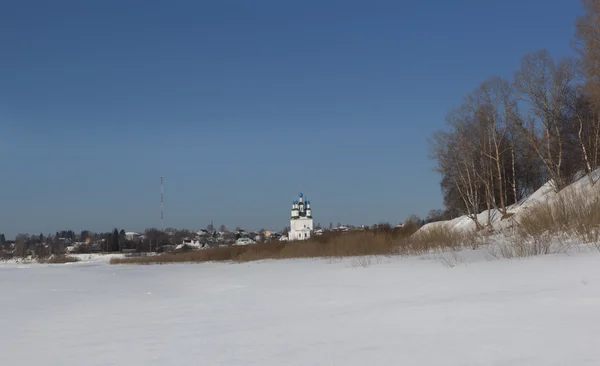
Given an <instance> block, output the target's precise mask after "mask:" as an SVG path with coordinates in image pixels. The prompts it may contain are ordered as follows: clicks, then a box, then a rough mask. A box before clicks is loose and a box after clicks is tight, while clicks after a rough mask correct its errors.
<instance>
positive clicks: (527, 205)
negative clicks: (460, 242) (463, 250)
mask: <svg viewBox="0 0 600 366" xmlns="http://www.w3.org/2000/svg"><path fill="white" fill-rule="evenodd" d="M590 177H591V178H592V179H593V180H594V181H598V180H599V179H600V169H598V170H596V171H594V172H592V173H591V174H590V176H588V175H580V176H579V177H578V179H576V180H574V182H573V183H571V184H570V185H568V186H567V187H566V188H564V189H563V190H561V191H560V192H559V193H558V194H557V193H556V192H555V191H554V189H553V188H552V182H550V181H549V182H547V183H546V184H544V185H543V186H542V187H540V188H539V189H538V190H537V191H535V192H534V193H533V194H531V195H529V196H527V197H525V198H524V199H522V200H521V201H520V202H518V203H517V204H514V205H511V206H508V207H507V209H508V212H509V213H510V214H512V216H511V217H510V218H508V219H504V220H502V219H501V217H502V215H501V213H500V212H499V211H497V210H495V209H492V210H490V212H489V214H490V215H491V218H492V220H491V221H492V228H493V229H494V230H497V231H500V232H502V231H504V230H505V229H507V228H511V227H513V226H514V224H515V223H518V222H520V220H521V218H522V217H523V216H525V215H528V214H529V213H530V212H531V209H533V208H534V207H535V206H536V205H539V204H552V203H553V202H556V200H557V199H559V198H566V197H574V196H577V197H581V196H584V197H599V196H600V187H599V186H600V184H595V185H594V186H591V184H590V179H589V178H590ZM487 219H488V210H485V211H482V212H481V213H479V214H478V215H477V220H478V221H479V222H480V223H481V224H482V225H485V224H486V223H487ZM439 226H445V227H447V228H449V229H452V230H457V231H473V230H475V227H476V226H475V222H473V220H472V219H471V218H469V217H468V216H467V215H463V216H460V217H457V218H455V219H452V220H447V221H437V222H432V223H429V224H426V225H424V226H423V227H421V229H420V230H419V232H423V231H427V230H430V229H432V228H436V227H439Z"/></svg>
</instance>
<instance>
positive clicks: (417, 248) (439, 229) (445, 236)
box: [402, 224, 485, 254]
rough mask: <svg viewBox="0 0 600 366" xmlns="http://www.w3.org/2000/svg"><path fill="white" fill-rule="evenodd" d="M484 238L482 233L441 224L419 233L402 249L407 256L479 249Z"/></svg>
mask: <svg viewBox="0 0 600 366" xmlns="http://www.w3.org/2000/svg"><path fill="white" fill-rule="evenodd" d="M484 238H485V237H484V234H483V233H481V232H480V233H477V232H475V231H464V232H463V231H458V230H452V229H450V228H449V227H447V226H445V225H442V224H440V225H436V226H433V227H430V228H427V230H421V231H419V232H417V233H416V234H415V235H413V236H411V237H410V238H409V239H408V240H407V241H406V245H405V247H403V248H402V249H403V251H404V252H406V253H407V254H424V253H427V252H429V251H431V250H432V249H433V250H438V251H444V250H447V249H454V250H456V249H462V248H470V249H478V248H479V247H480V246H481V245H482V244H483V241H484Z"/></svg>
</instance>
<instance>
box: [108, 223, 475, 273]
mask: <svg viewBox="0 0 600 366" xmlns="http://www.w3.org/2000/svg"><path fill="white" fill-rule="evenodd" d="M416 230H417V228H416V227H408V228H406V227H405V228H402V229H401V230H366V231H356V232H349V233H327V234H325V235H322V236H315V237H313V238H311V239H310V240H306V241H298V242H289V243H286V242H279V241H272V242H266V243H259V244H252V245H246V246H229V247H218V248H209V249H203V250H198V251H189V252H182V253H165V254H161V255H156V256H145V257H144V256H142V257H128V258H127V257H126V258H113V259H111V261H110V263H111V264H164V263H198V262H249V261H258V260H266V259H294V258H343V257H355V258H356V257H360V258H363V259H360V260H358V261H357V263H360V265H361V266H367V265H368V264H369V263H370V259H369V260H367V259H364V258H370V257H373V256H391V255H413V254H420V253H422V252H424V251H428V250H432V249H434V250H437V249H440V248H444V249H447V248H458V247H465V246H467V247H473V246H476V240H475V239H473V238H474V237H475V236H474V235H471V234H461V233H455V232H454V231H452V230H450V229H448V228H446V227H441V228H431V230H425V231H424V232H420V233H418V234H417V235H414V236H413V237H410V235H412V234H413V233H414V232H415V231H416Z"/></svg>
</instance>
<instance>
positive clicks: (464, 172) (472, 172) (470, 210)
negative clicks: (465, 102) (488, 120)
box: [430, 110, 483, 229]
mask: <svg viewBox="0 0 600 366" xmlns="http://www.w3.org/2000/svg"><path fill="white" fill-rule="evenodd" d="M448 122H449V124H450V125H451V126H452V127H453V128H454V130H453V131H452V132H443V131H439V132H437V133H435V134H434V135H433V138H432V140H431V141H430V146H431V157H432V158H433V159H435V160H437V167H436V171H437V172H439V173H440V174H442V175H443V176H446V177H448V178H449V179H450V180H451V182H452V183H453V184H454V187H455V188H456V191H457V192H458V195H459V196H460V199H461V201H462V202H463V204H464V208H465V210H466V213H467V216H468V217H469V218H470V219H471V220H473V222H474V223H475V226H476V228H477V229H481V228H482V227H483V226H482V225H481V223H480V222H479V220H478V219H477V214H478V213H479V206H480V190H481V181H480V179H479V177H478V174H477V169H478V167H477V164H476V159H477V155H478V154H477V152H476V151H475V145H474V144H472V143H471V141H469V134H468V128H467V124H468V122H469V121H468V119H467V115H466V114H465V111H464V110H462V111H461V110H456V111H453V112H452V113H451V114H449V116H448Z"/></svg>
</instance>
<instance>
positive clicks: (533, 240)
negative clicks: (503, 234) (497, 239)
mask: <svg viewBox="0 0 600 366" xmlns="http://www.w3.org/2000/svg"><path fill="white" fill-rule="evenodd" d="M599 193H600V192H599V191H598V187H593V188H587V189H585V190H582V191H574V190H568V191H563V192H561V193H560V194H559V195H558V196H557V197H556V198H555V199H554V200H552V201H550V202H544V203H537V204H535V205H533V206H532V207H530V208H529V209H528V210H527V211H526V212H523V213H522V214H520V215H519V216H520V217H519V220H518V226H517V231H516V234H517V237H518V239H517V240H516V243H515V246H517V247H518V246H526V247H527V248H526V249H524V250H521V252H523V251H524V252H526V253H528V254H527V255H539V254H548V253H549V252H553V251H555V250H557V249H553V248H559V249H560V250H564V244H562V243H564V241H562V240H561V238H563V237H564V236H567V237H570V238H574V239H576V240H578V241H581V242H583V243H588V244H590V245H593V246H595V247H596V248H597V249H599V250H600V196H599ZM529 253H530V254H529ZM519 256H521V255H519Z"/></svg>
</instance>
